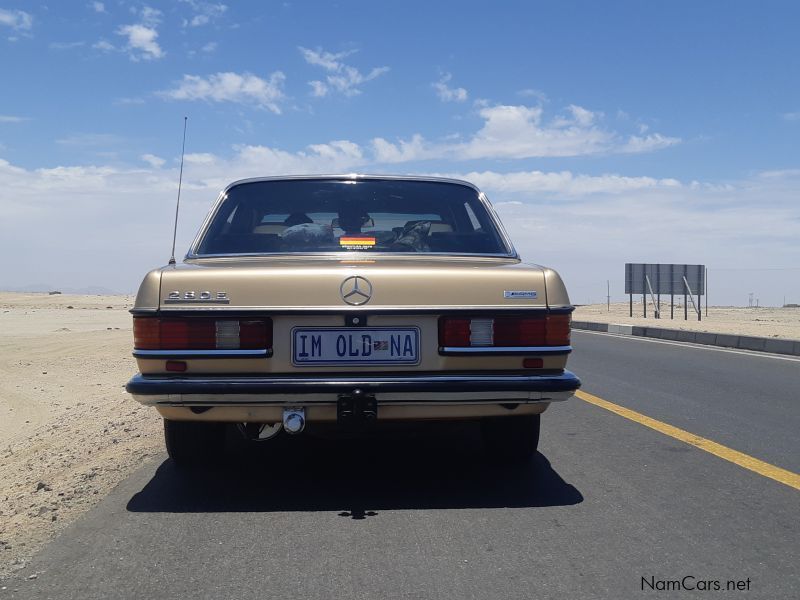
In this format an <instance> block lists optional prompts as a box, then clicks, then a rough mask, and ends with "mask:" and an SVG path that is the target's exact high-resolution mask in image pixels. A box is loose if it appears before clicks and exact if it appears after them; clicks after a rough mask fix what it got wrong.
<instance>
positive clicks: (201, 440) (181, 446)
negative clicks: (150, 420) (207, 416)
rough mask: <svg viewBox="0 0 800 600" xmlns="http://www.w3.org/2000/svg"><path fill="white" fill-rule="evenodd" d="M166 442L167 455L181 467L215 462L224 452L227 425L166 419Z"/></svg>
mask: <svg viewBox="0 0 800 600" xmlns="http://www.w3.org/2000/svg"><path fill="white" fill-rule="evenodd" d="M164 442H165V444H166V446H167V454H169V457H170V458H171V459H172V460H173V461H175V464H177V465H179V466H189V465H198V464H201V463H208V462H214V461H215V460H218V459H219V458H221V456H222V452H223V450H224V445H225V425H224V424H223V423H208V422H204V421H171V420H169V419H164Z"/></svg>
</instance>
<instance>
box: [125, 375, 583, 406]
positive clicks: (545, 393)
mask: <svg viewBox="0 0 800 600" xmlns="http://www.w3.org/2000/svg"><path fill="white" fill-rule="evenodd" d="M580 385H581V382H580V380H579V379H578V378H577V377H576V376H575V375H574V374H573V373H571V372H569V371H563V372H561V373H558V374H554V375H527V374H524V375H521V374H508V375H504V374H497V373H493V374H470V375H456V374H454V375H437V374H419V375H408V374H398V375H392V374H384V375H380V376H357V377H353V376H341V375H334V374H329V373H326V374H316V375H313V376H312V375H306V376H302V377H298V376H293V375H274V376H268V377H264V376H251V377H241V376H240V377H213V376H203V377H173V376H163V375H159V376H153V375H141V374H137V375H135V376H134V377H133V378H132V379H131V380H130V381H129V382H128V385H127V386H126V388H125V389H126V390H127V391H128V393H130V394H132V395H133V397H134V398H135V399H136V400H138V401H139V402H141V403H142V404H148V405H160V406H204V405H205V406H220V405H225V406H245V405H259V406H283V405H293V404H299V403H303V404H317V403H329V402H336V398H337V396H338V395H339V394H351V393H353V391H354V390H361V391H362V392H364V393H366V394H373V395H375V397H376V399H377V401H378V403H379V404H387V403H388V404H441V403H448V404H473V403H479V404H498V403H507V402H512V403H525V404H528V403H536V402H557V401H560V400H567V399H568V398H570V397H571V396H572V395H573V394H574V392H575V390H577V389H578V388H579V387H580Z"/></svg>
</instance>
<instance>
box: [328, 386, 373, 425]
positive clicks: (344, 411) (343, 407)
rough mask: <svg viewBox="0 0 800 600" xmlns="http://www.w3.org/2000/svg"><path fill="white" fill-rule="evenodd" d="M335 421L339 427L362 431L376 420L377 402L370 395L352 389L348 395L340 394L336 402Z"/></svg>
mask: <svg viewBox="0 0 800 600" xmlns="http://www.w3.org/2000/svg"><path fill="white" fill-rule="evenodd" d="M336 420H337V422H338V423H339V426H340V427H344V428H347V429H363V428H366V427H368V426H370V425H372V424H373V423H375V421H377V420H378V402H377V400H375V396H373V395H372V394H365V393H364V391H363V390H360V389H358V388H356V389H354V390H353V391H352V392H351V393H349V394H340V395H339V398H338V400H337V401H336Z"/></svg>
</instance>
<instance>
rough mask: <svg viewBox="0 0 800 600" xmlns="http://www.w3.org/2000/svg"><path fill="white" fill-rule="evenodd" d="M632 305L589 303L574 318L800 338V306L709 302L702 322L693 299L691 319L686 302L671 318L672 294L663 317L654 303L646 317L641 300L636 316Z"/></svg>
mask: <svg viewBox="0 0 800 600" xmlns="http://www.w3.org/2000/svg"><path fill="white" fill-rule="evenodd" d="M629 309H630V307H629V305H628V303H627V302H625V303H621V302H620V303H612V304H611V310H610V311H609V310H608V307H607V306H606V305H605V304H587V305H585V306H579V307H578V308H577V309H575V312H574V313H573V314H572V318H573V319H574V320H576V321H594V322H597V323H622V324H627V325H644V326H649V327H664V328H665V329H683V330H688V331H708V332H712V333H730V334H735V335H752V336H757V337H772V338H780V339H788V340H800V308H767V307H760V308H747V307H735V306H709V307H708V316H706V312H705V307H703V314H702V317H703V320H702V321H700V322H698V321H697V313H693V310H694V309H693V308H692V305H691V303H690V304H689V320H688V321H684V320H683V306H680V307H678V306H675V319H674V320H670V318H669V315H670V307H669V298H667V301H666V302H665V303H664V302H662V304H661V318H660V319H655V318H653V305H652V304H651V305H649V306H648V307H647V318H646V319H645V318H643V317H642V303H641V300H640V301H639V302H634V303H633V317H630V316H628V315H629Z"/></svg>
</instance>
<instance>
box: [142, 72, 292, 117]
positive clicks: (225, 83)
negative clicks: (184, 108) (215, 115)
mask: <svg viewBox="0 0 800 600" xmlns="http://www.w3.org/2000/svg"><path fill="white" fill-rule="evenodd" d="M285 80H286V76H285V75H284V74H283V73H281V72H280V71H275V72H274V73H272V74H271V75H270V76H269V78H268V79H262V78H261V77H258V76H256V75H253V74H252V73H241V74H240V73H230V72H228V73H214V74H212V75H209V76H208V77H201V76H199V75H184V76H183V79H182V80H181V81H179V82H178V83H177V85H176V86H175V87H174V88H172V89H170V90H164V91H161V92H157V93H158V95H160V96H162V97H164V98H169V99H172V100H205V101H208V102H235V103H237V104H247V105H253V106H257V107H259V108H266V109H268V110H271V111H272V112H274V113H275V114H280V113H281V108H280V103H281V102H282V101H283V100H284V99H285V96H284V93H283V83H284V81H285Z"/></svg>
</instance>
